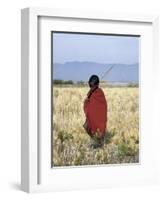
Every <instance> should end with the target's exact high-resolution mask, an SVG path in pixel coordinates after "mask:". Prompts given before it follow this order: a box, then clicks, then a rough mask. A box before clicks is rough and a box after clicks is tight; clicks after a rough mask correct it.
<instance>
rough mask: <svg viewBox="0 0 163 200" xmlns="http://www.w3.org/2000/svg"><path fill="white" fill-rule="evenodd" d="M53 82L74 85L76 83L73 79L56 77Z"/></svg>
mask: <svg viewBox="0 0 163 200" xmlns="http://www.w3.org/2000/svg"><path fill="white" fill-rule="evenodd" d="M53 83H54V84H59V85H62V84H67V85H73V84H74V82H73V81H72V80H67V81H64V80H61V79H55V80H53Z"/></svg>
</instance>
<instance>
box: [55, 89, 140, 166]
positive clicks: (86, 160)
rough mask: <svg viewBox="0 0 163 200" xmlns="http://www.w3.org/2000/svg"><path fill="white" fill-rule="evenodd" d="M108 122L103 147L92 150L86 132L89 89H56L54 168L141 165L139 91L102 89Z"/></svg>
mask: <svg viewBox="0 0 163 200" xmlns="http://www.w3.org/2000/svg"><path fill="white" fill-rule="evenodd" d="M102 89H103V91H104V93H105V96H106V99H107V102H108V123H107V130H108V132H107V134H106V137H105V143H104V146H103V147H102V148H97V149H92V148H91V147H90V144H91V142H92V141H91V139H90V137H89V136H88V135H87V134H86V132H85V130H84V129H83V123H84V122H85V116H84V112H83V101H84V98H85V97H86V94H87V92H88V90H89V88H88V87H55V86H54V87H53V166H68V165H93V164H94V165H97V164H119V163H137V162H139V96H138V95H139V94H138V91H139V89H138V88H129V87H128V88H127V87H126V88H125V87H122V88H108V87H104V88H102Z"/></svg>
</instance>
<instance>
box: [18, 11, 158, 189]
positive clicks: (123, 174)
mask: <svg viewBox="0 0 163 200" xmlns="http://www.w3.org/2000/svg"><path fill="white" fill-rule="evenodd" d="M21 13H22V16H21V19H22V20H21V36H22V37H21V45H22V46H21V47H22V48H21V66H22V71H21V78H22V80H21V86H22V87H21V92H22V94H21V98H22V100H21V102H22V107H21V111H22V112H21V116H22V117H21V118H22V123H21V188H22V190H23V191H26V192H37V191H59V190H71V189H89V188H90V189H92V188H108V187H114V186H123V185H124V186H125V185H144V184H156V183H158V181H159V170H158V168H159V164H158V163H159V154H158V152H159V149H158V145H157V142H155V143H154V144H153V143H152V141H153V140H152V137H153V136H155V138H159V137H158V135H159V129H158V127H157V116H156V113H155V107H154V104H155V103H156V102H157V97H158V91H157V84H158V83H157V76H158V16H140V15H139V16H137V15H128V14H115V13H105V12H92V11H91V12H85V11H84V12H82V11H78V10H77V11H76V10H69V11H67V10H55V9H47V8H25V9H22V12H21ZM65 21H66V23H65ZM89 23H90V24H91V26H89V27H88V24H89ZM109 23H110V24H109ZM86 24H87V25H86ZM104 24H105V26H104ZM111 24H112V26H111ZM119 24H120V25H119ZM109 26H110V27H111V28H112V29H111V30H112V32H111V33H118V34H138V35H139V34H140V35H142V37H144V40H143V42H142V45H141V48H142V49H141V51H142V55H141V74H140V75H141V81H142V83H141V84H142V85H141V86H143V87H141V121H140V122H141V124H140V125H141V131H144V132H143V136H142V135H141V140H142V142H141V147H140V148H141V155H140V163H139V164H137V165H122V166H120V165H119V166H117V165H116V166H115V165H112V166H109V165H104V166H102V167H99V166H94V167H90V166H87V167H69V168H68V169H67V168H65V167H63V168H59V169H55V170H54V169H52V168H51V163H50V157H51V149H50V147H51V146H50V142H49V141H50V140H51V137H50V132H51V131H50V128H51V127H50V126H49V123H50V121H51V119H50V114H49V113H50V112H51V111H50V101H49V98H50V88H49V84H50V81H51V79H50V77H51V75H50V73H51V71H50V69H51V68H47V69H46V68H45V67H44V66H47V65H50V62H51V58H50V49H49V48H50V44H51V43H50V42H49V41H50V35H49V33H50V31H52V30H54V29H55V28H56V30H60V31H75V30H78V31H79V32H84V30H83V29H84V27H85V28H87V29H85V30H87V32H91V31H92V32H100V31H101V32H102V33H103V32H105V33H108V32H110V29H109V28H108V27H109ZM97 28H98V30H97ZM43 47H44V48H43ZM44 49H49V50H47V51H45V50H44ZM41 55H44V59H42V57H43V56H41ZM148 58H149V59H148ZM147 65H148V68H147V67H145V66H147ZM49 67H50V66H49ZM146 72H147V73H148V75H147V73H146ZM48 88H49V90H48ZM151 88H155V89H154V90H153V97H151V98H149V97H150V95H151V93H150V89H151ZM45 94H47V97H46V95H45ZM44 96H45V97H44ZM40 99H41V100H40ZM46 105H47V108H48V109H47V111H45V110H46ZM150 107H151V110H152V111H151V114H152V119H151V118H150V117H149V113H148V111H149V108H150ZM43 114H44V116H45V117H47V118H45V117H44V118H42V115H43ZM46 119H47V122H45V120H46ZM142 120H143V121H142ZM40 122H41V123H40ZM142 122H143V123H142ZM40 124H41V125H40ZM149 124H150V125H151V128H150V129H149V127H147V125H149ZM47 127H49V128H47ZM42 130H44V131H42ZM45 130H46V132H48V134H47V135H46V134H45ZM154 130H155V131H154ZM147 132H148V133H150V134H149V135H150V137H149V138H148V134H147ZM156 140H158V139H156ZM151 144H152V148H150V147H151ZM47 154H48V155H47ZM149 157H151V158H149ZM101 171H102V173H101ZM63 183H64V184H63Z"/></svg>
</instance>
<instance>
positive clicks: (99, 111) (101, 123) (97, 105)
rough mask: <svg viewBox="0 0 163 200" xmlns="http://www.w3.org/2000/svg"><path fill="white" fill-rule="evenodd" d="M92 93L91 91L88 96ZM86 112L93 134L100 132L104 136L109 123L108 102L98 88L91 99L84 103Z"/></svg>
mask: <svg viewBox="0 0 163 200" xmlns="http://www.w3.org/2000/svg"><path fill="white" fill-rule="evenodd" d="M90 92H91V90H90V91H89V92H88V94H87V96H89V94H90ZM84 112H85V116H86V121H87V125H88V127H89V129H90V131H91V134H95V133H96V132H99V134H100V135H101V136H104V134H105V132H106V123H107V102H106V99H105V95H104V92H103V91H102V89H101V88H97V89H96V90H95V91H94V92H93V93H92V94H91V96H90V98H87V99H86V100H85V101H84Z"/></svg>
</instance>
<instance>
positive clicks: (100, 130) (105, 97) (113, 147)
mask: <svg viewBox="0 0 163 200" xmlns="http://www.w3.org/2000/svg"><path fill="white" fill-rule="evenodd" d="M140 39H141V38H140V35H125V34H113V33H110V34H109V33H107V34H106V33H86V32H61V31H52V32H51V129H52V130H51V134H52V135H51V138H52V140H51V148H52V149H51V165H52V167H54V168H55V167H66V166H70V167H71V166H93V165H95V166H97V165H113V164H118V165H120V164H122V165H123V164H138V163H139V162H140V156H139V155H140V134H141V133H140V132H139V120H140V115H139V114H140V111H139V107H140V103H139V102H140V101H139V100H140V89H141V88H140V73H139V72H140Z"/></svg>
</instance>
